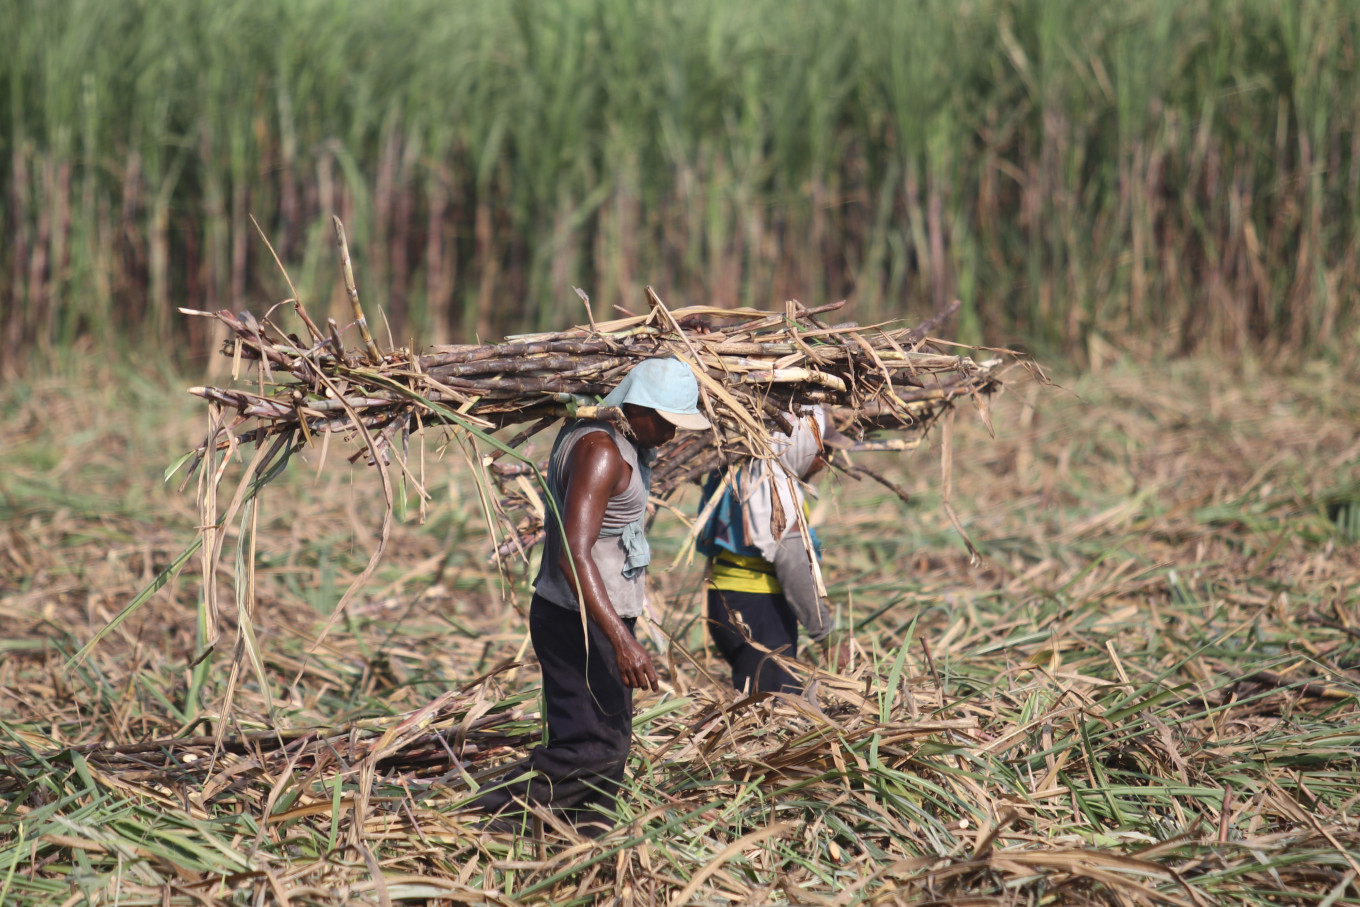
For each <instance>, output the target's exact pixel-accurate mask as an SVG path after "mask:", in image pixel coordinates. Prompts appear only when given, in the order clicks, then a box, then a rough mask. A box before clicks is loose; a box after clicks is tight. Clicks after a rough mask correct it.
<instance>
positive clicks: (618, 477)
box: [566, 431, 629, 486]
mask: <svg viewBox="0 0 1360 907" xmlns="http://www.w3.org/2000/svg"><path fill="white" fill-rule="evenodd" d="M566 466H567V472H568V473H569V474H571V475H573V476H578V475H583V474H589V475H592V476H594V477H596V478H598V479H600V480H604V481H607V482H608V483H609V484H610V485H611V486H614V485H618V484H621V483H622V482H623V481H626V480H627V477H628V475H629V469H628V463H627V462H626V461H625V460H624V459H623V455H622V454H621V453H619V448H618V445H617V444H615V443H614V439H613V438H611V437H610V436H609V432H608V431H592V432H589V433H588V434H586V435H585V436H583V437H582V438H581V439H580V440H579V441H577V442H576V445H575V446H574V447H573V448H572V449H571V455H570V456H569V457H568V458H567V463H566Z"/></svg>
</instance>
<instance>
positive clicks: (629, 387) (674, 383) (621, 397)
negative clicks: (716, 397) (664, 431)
mask: <svg viewBox="0 0 1360 907" xmlns="http://www.w3.org/2000/svg"><path fill="white" fill-rule="evenodd" d="M600 402H601V403H602V404H603V405H604V406H622V405H623V404H625V403H631V404H633V405H634V406H646V407H648V408H650V409H654V410H656V411H657V412H658V413H660V414H661V417H662V418H663V419H665V420H666V421H667V422H670V423H671V424H672V425H674V426H675V427H676V428H686V429H689V430H691V431H700V430H702V429H705V428H708V420H707V419H705V418H704V415H703V413H701V412H699V382H698V381H696V380H694V373H693V372H692V371H690V369H689V366H688V365H685V363H683V362H681V361H680V360H679V359H676V358H675V357H674V356H668V357H666V358H665V359H644V360H642V361H641V362H639V363H638V364H637V365H635V366H633V369H632V371H630V372H629V373H628V374H627V375H625V376H624V377H623V380H622V381H620V382H619V386H618V387H616V388H614V389H613V390H612V391H610V392H609V395H608V396H607V397H605V398H604V400H602V401H600Z"/></svg>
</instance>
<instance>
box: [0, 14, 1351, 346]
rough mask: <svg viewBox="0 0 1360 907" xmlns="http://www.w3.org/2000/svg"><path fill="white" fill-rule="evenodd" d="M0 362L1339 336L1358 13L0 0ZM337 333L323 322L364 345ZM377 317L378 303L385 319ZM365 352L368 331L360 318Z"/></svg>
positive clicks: (1218, 342) (1345, 316)
mask: <svg viewBox="0 0 1360 907" xmlns="http://www.w3.org/2000/svg"><path fill="white" fill-rule="evenodd" d="M0 31H3V34H4V35H5V39H4V43H5V52H4V53H3V54H0V162H3V163H0V204H2V205H3V216H0V229H3V231H4V237H5V239H4V242H3V243H2V244H0V301H2V302H0V312H2V313H3V314H0V333H2V337H3V342H0V364H7V365H9V366H10V367H11V368H13V367H16V366H20V365H22V362H23V361H26V360H27V359H28V357H30V356H32V355H35V354H37V355H43V354H48V355H50V354H51V353H52V352H54V351H56V352H60V351H63V350H67V349H70V347H71V345H72V344H73V343H77V342H80V341H81V340H82V339H89V338H98V341H99V342H100V343H101V344H102V343H106V342H107V341H108V340H109V339H110V338H116V339H118V340H121V341H124V346H125V347H126V348H131V349H147V348H159V349H161V350H165V351H169V352H168V353H167V355H169V356H170V357H171V358H174V359H176V360H178V361H180V362H183V363H185V364H188V363H191V362H193V361H201V360H202V359H203V358H204V357H206V356H207V355H208V354H209V353H211V352H212V350H211V347H212V346H213V340H212V338H211V337H210V336H208V335H207V333H206V332H207V331H208V322H207V321H206V320H205V319H186V318H183V317H182V316H180V315H178V313H177V312H176V311H175V309H176V307H177V306H188V307H191V308H198V309H217V308H234V309H239V308H246V307H249V308H251V309H253V310H255V311H257V312H258V311H260V310H262V309H263V308H265V307H266V305H268V304H269V303H273V302H277V301H279V300H280V299H283V298H284V297H286V296H288V295H289V291H288V289H287V285H286V284H285V282H284V281H283V280H282V278H281V276H280V274H279V271H278V267H277V265H276V264H275V263H274V261H273V259H272V257H271V255H270V252H269V248H268V246H267V245H266V244H265V243H264V242H263V241H262V240H261V238H260V237H259V235H257V234H256V233H255V230H254V228H253V227H252V225H251V222H250V218H251V217H254V218H255V219H257V220H258V222H259V225H260V227H261V229H262V231H263V233H264V235H265V236H267V237H268V239H269V241H270V242H271V243H272V245H273V247H274V249H275V250H276V251H277V253H278V255H279V256H280V258H281V259H282V261H283V262H284V263H285V265H286V267H287V269H288V272H289V274H290V275H291V277H292V279H293V281H294V283H295V284H296V286H297V289H298V292H299V294H300V295H301V297H302V298H303V300H304V302H306V303H307V304H308V305H309V307H311V308H312V309H313V311H314V312H322V313H324V312H327V311H329V310H331V309H332V308H333V304H334V302H336V301H338V298H337V293H338V291H339V287H338V285H337V274H338V271H337V268H336V265H335V253H334V246H333V234H332V232H331V229H330V226H329V217H330V215H331V214H338V215H339V216H340V217H341V218H342V219H343V220H344V222H345V224H346V227H347V229H348V232H349V236H350V243H351V247H352V250H353V251H354V253H355V259H356V270H357V274H358V280H359V285H360V290H361V294H362V295H363V297H364V298H365V300H366V302H368V303H369V304H370V305H371V306H375V307H380V308H381V310H382V311H383V312H384V313H385V315H386V319H387V322H388V325H389V326H390V331H391V333H392V336H393V338H394V339H395V341H396V342H397V343H398V344H404V343H405V342H408V341H410V340H415V342H416V343H417V344H422V345H423V344H427V343H431V342H447V341H456V340H470V339H472V338H474V337H475V336H479V337H482V338H491V337H497V336H499V335H501V334H503V333H506V332H509V331H515V330H523V329H526V328H540V329H551V328H561V327H563V326H566V325H569V324H574V323H578V322H580V321H583V320H584V313H583V312H582V311H581V308H580V303H579V301H577V300H576V297H575V295H574V294H573V293H572V292H571V287H572V286H573V285H575V286H580V287H583V288H584V289H585V290H586V291H587V292H589V293H590V294H591V295H592V297H593V299H594V302H595V309H596V311H597V312H607V311H608V310H609V307H610V306H611V305H615V304H620V305H624V306H628V307H632V308H638V307H641V306H643V304H644V303H643V302H642V296H641V287H642V286H643V285H644V284H647V283H650V284H653V285H654V286H656V287H657V289H658V290H659V291H660V293H661V296H662V298H664V299H666V300H667V301H668V302H669V303H671V304H672V305H680V304H695V303H717V304H722V305H736V304H754V305H762V306H763V305H768V304H770V303H777V302H779V301H782V300H783V299H785V298H798V299H801V300H803V301H805V302H809V303H812V302H823V301H827V300H830V299H836V298H841V297H846V296H849V297H852V298H853V300H854V303H855V307H854V309H853V316H854V317H856V318H857V319H858V320H860V321H861V322H869V321H872V320H874V319H879V318H896V317H918V316H923V315H925V314H927V313H928V312H929V311H930V310H931V309H932V308H934V307H935V306H938V305H939V304H941V303H943V302H945V301H947V300H948V299H950V298H953V297H957V298H959V299H961V300H962V301H963V304H964V307H963V310H962V311H963V315H962V318H961V321H960V322H959V324H958V325H957V333H958V335H959V337H960V339H962V340H965V341H967V342H971V343H979V342H991V343H1020V342H1023V343H1026V344H1028V345H1030V347H1031V348H1033V349H1035V350H1037V351H1040V352H1042V353H1046V354H1049V355H1064V356H1068V357H1071V358H1072V359H1073V360H1074V361H1075V362H1076V363H1078V364H1080V363H1081V362H1082V361H1084V360H1085V359H1086V358H1088V357H1090V356H1092V355H1100V354H1101V351H1102V350H1108V349H1114V350H1121V351H1125V352H1128V353H1132V354H1134V355H1135V356H1138V357H1140V358H1142V357H1154V356H1160V355H1164V354H1172V355H1174V354H1177V353H1182V352H1191V351H1194V350H1196V349H1197V348H1203V349H1205V350H1208V351H1211V352H1221V353H1224V354H1235V353H1241V352H1244V351H1252V352H1255V353H1260V354H1263V355H1267V356H1275V357H1283V358H1298V357H1301V356H1304V355H1312V354H1316V353H1319V352H1323V353H1325V352H1327V351H1329V350H1336V349H1338V348H1341V347H1344V346H1345V345H1351V346H1353V345H1354V344H1355V342H1356V340H1357V337H1356V335H1355V334H1354V333H1353V332H1354V331H1355V329H1356V323H1357V319H1356V305H1355V298H1356V289H1357V283H1358V282H1360V248H1357V236H1358V235H1360V234H1357V231H1356V229H1355V227H1356V223H1357V219H1358V218H1360V191H1357V190H1360V128H1358V124H1357V118H1358V116H1360V113H1358V111H1357V105H1356V103H1355V99H1356V98H1357V97H1360V63H1358V62H1357V58H1356V54H1357V48H1358V47H1360V41H1357V36H1358V35H1360V4H1356V3H1354V2H1353V0H1127V2H1121V3H1106V2H1096V0H745V2H742V3H731V2H728V0H686V2H681V3H676V2H659V0H561V2H556V3H550V4H549V3H534V2H529V0H463V2H459V3H447V2H438V0H403V2H395V0H212V2H208V0H128V2H120V3H108V2H104V0H0ZM343 311H344V310H343V309H339V308H337V309H335V314H336V315H337V319H338V320H341V323H342V324H343V323H345V319H344V318H343ZM372 315H373V313H372V312H370V317H371V318H372ZM376 320H377V321H378V323H379V326H380V332H381V333H383V334H385V333H386V331H382V330H381V324H382V319H381V318H378V319H376Z"/></svg>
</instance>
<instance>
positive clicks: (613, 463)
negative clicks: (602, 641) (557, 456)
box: [558, 403, 675, 690]
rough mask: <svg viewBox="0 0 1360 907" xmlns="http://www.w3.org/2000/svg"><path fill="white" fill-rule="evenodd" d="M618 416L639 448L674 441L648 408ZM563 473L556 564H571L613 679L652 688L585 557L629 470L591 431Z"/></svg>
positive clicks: (626, 409)
mask: <svg viewBox="0 0 1360 907" xmlns="http://www.w3.org/2000/svg"><path fill="white" fill-rule="evenodd" d="M623 413H624V416H625V417H627V419H628V427H629V429H630V430H631V432H632V434H633V438H634V440H636V441H637V443H638V444H640V445H642V446H643V447H660V446H661V445H662V444H665V443H666V442H667V441H669V440H670V439H671V438H673V437H675V426H674V425H672V424H671V423H670V422H667V421H666V420H665V419H664V418H662V417H661V415H660V414H658V413H657V411H656V410H654V409H648V408H647V407H643V406H634V405H633V404H631V403H625V404H624V405H623ZM566 471H567V496H566V497H567V499H566V508H565V509H566V513H564V514H563V515H562V525H563V529H564V530H565V532H564V535H563V542H564V544H563V545H562V554H561V557H560V559H559V561H558V563H559V564H560V566H561V568H562V572H563V574H564V575H566V576H567V577H572V576H573V565H572V562H573V561H575V568H574V575H575V577H576V582H579V583H580V588H579V590H578V596H579V598H580V601H581V607H582V609H583V610H584V611H585V613H586V616H587V617H588V618H590V620H591V621H592V622H594V624H595V625H596V626H597V627H599V628H600V629H601V630H602V631H604V635H605V636H607V637H609V641H610V642H611V643H612V644H613V646H614V655H615V657H616V658H617V660H618V665H619V676H620V678H621V679H622V680H623V682H624V684H625V685H626V686H629V687H632V688H634V689H639V690H654V689H656V688H657V684H658V680H657V676H656V668H655V667H653V666H652V659H651V656H649V655H648V654H647V652H646V650H645V649H643V648H642V646H641V645H640V644H639V643H638V641H637V640H636V639H634V638H633V634H632V633H630V632H628V627H627V625H625V624H624V622H623V619H622V618H620V617H619V615H618V613H617V612H615V611H614V606H613V605H612V604H610V602H609V596H608V594H606V592H605V588H604V581H603V580H602V579H601V578H600V570H599V567H598V566H597V565H596V564H595V559H594V558H593V557H591V554H590V549H591V546H593V545H594V544H595V542H596V541H597V540H598V539H599V537H600V527H601V525H602V524H603V523H604V511H605V507H606V506H607V505H608V504H609V499H610V498H611V497H613V496H615V495H618V494H622V493H623V492H624V491H625V490H626V489H627V488H628V482H629V481H630V479H631V478H632V474H633V471H632V469H631V468H630V467H629V466H628V464H627V463H625V462H624V460H623V457H622V456H620V455H619V449H618V447H616V446H615V445H614V442H613V440H611V439H610V437H609V436H608V435H607V434H605V433H604V432H591V433H590V434H588V435H586V436H585V437H584V438H582V439H581V440H580V441H579V442H577V444H576V446H575V448H573V449H572V451H571V456H570V457H569V458H568V460H567V464H566Z"/></svg>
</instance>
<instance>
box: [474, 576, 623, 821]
mask: <svg viewBox="0 0 1360 907" xmlns="http://www.w3.org/2000/svg"><path fill="white" fill-rule="evenodd" d="M624 623H625V624H626V625H627V626H628V628H629V630H630V631H631V630H632V629H633V623H634V621H633V620H632V619H625V620H624ZM529 632H530V636H531V638H532V640H533V644H534V653H535V654H536V655H537V656H538V661H539V664H540V666H541V667H542V670H543V701H544V715H543V718H544V722H545V723H546V724H547V731H548V742H547V743H546V744H544V745H542V746H537V747H535V748H534V749H533V750H532V751H531V752H530V754H529V758H528V759H527V760H526V762H525V764H524V765H523V766H522V768H521V770H520V774H519V776H518V777H516V778H514V779H513V780H511V781H510V782H509V783H508V784H505V785H504V786H502V787H500V788H498V789H497V790H493V791H489V792H488V793H487V794H485V795H484V796H482V797H479V798H478V801H477V805H478V806H480V807H481V808H483V809H486V810H489V811H500V810H503V809H506V808H508V807H509V806H510V805H511V804H512V803H513V802H514V800H516V799H520V800H528V801H529V802H532V803H537V804H541V805H544V806H548V807H551V808H553V809H557V810H561V811H563V812H564V813H566V814H567V817H568V818H569V819H572V820H573V821H577V820H581V819H583V818H590V817H592V816H593V815H594V814H595V810H596V808H597V807H599V806H609V805H612V804H613V802H614V799H615V797H616V796H617V794H618V789H619V785H620V783H621V782H622V781H623V775H624V768H625V766H626V764H627V761H628V749H629V745H630V744H631V743H632V734H633V691H632V689H630V688H629V687H627V686H625V685H624V683H623V680H622V679H621V678H620V677H619V668H618V662H617V660H616V659H615V656H614V647H613V645H612V644H611V643H610V642H609V639H608V637H606V636H605V635H604V633H602V632H601V631H600V629H599V628H598V627H596V626H595V624H593V623H590V622H589V621H586V634H588V639H589V645H588V646H587V645H586V642H585V640H586V638H587V635H583V633H582V626H581V614H580V612H578V611H568V610H567V609H566V608H559V607H558V606H557V605H554V604H552V603H551V602H549V601H547V600H545V599H542V598H539V597H538V596H534V599H533V602H532V603H531V604H530V606H529Z"/></svg>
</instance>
